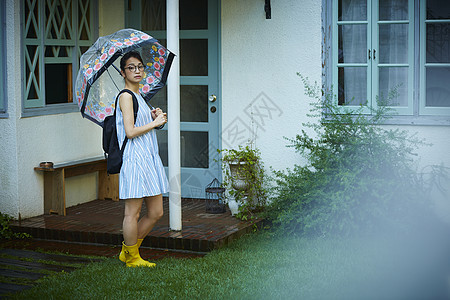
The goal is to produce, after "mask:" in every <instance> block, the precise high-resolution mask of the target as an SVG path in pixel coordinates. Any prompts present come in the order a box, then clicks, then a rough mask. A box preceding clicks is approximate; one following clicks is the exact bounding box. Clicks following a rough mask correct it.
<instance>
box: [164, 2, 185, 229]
mask: <svg viewBox="0 0 450 300" xmlns="http://www.w3.org/2000/svg"><path fill="white" fill-rule="evenodd" d="M179 28H180V26H179V4H178V0H167V48H168V49H169V50H170V51H172V52H173V53H175V54H176V55H177V56H176V57H175V59H174V60H173V63H172V67H171V69H170V72H169V77H168V80H167V102H168V103H167V111H168V113H167V117H168V123H167V125H168V148H169V149H168V151H169V152H168V156H169V182H170V190H169V223H170V224H169V226H170V229H171V230H181V226H182V222H181V158H180V157H181V155H180V153H181V151H180V45H179Z"/></svg>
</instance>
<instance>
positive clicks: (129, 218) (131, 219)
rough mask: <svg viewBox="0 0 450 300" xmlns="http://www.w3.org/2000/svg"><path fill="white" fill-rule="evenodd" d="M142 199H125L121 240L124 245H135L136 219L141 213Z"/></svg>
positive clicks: (136, 234) (136, 233) (136, 236)
mask: <svg viewBox="0 0 450 300" xmlns="http://www.w3.org/2000/svg"><path fill="white" fill-rule="evenodd" d="M141 207H142V199H127V200H125V213H124V217H123V227H122V229H123V240H124V242H125V245H127V246H133V245H136V243H137V239H138V220H139V215H140V213H141Z"/></svg>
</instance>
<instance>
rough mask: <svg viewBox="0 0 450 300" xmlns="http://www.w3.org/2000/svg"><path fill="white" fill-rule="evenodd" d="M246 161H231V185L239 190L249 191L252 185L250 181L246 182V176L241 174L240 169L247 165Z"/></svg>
mask: <svg viewBox="0 0 450 300" xmlns="http://www.w3.org/2000/svg"><path fill="white" fill-rule="evenodd" d="M245 164H246V162H229V163H228V165H229V166H230V173H231V186H232V187H233V188H234V189H235V190H238V191H248V190H249V188H250V185H249V183H248V182H245V178H244V177H243V176H242V175H240V174H239V169H240V168H242V165H245Z"/></svg>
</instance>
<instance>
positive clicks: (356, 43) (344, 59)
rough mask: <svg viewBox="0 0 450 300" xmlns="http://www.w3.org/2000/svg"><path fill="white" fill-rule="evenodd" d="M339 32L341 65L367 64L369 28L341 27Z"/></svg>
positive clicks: (364, 26) (357, 26)
mask: <svg viewBox="0 0 450 300" xmlns="http://www.w3.org/2000/svg"><path fill="white" fill-rule="evenodd" d="M338 30H339V37H338V39H339V40H338V43H339V58H338V59H339V63H366V62H367V26H366V25H340V26H338Z"/></svg>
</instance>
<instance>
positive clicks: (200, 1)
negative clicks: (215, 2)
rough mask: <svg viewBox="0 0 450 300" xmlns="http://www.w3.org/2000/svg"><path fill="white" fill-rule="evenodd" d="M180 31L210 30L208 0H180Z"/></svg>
mask: <svg viewBox="0 0 450 300" xmlns="http://www.w3.org/2000/svg"><path fill="white" fill-rule="evenodd" d="M180 29H181V30H188V29H190V30H192V29H208V1H207V0H190V1H186V0H180Z"/></svg>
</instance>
